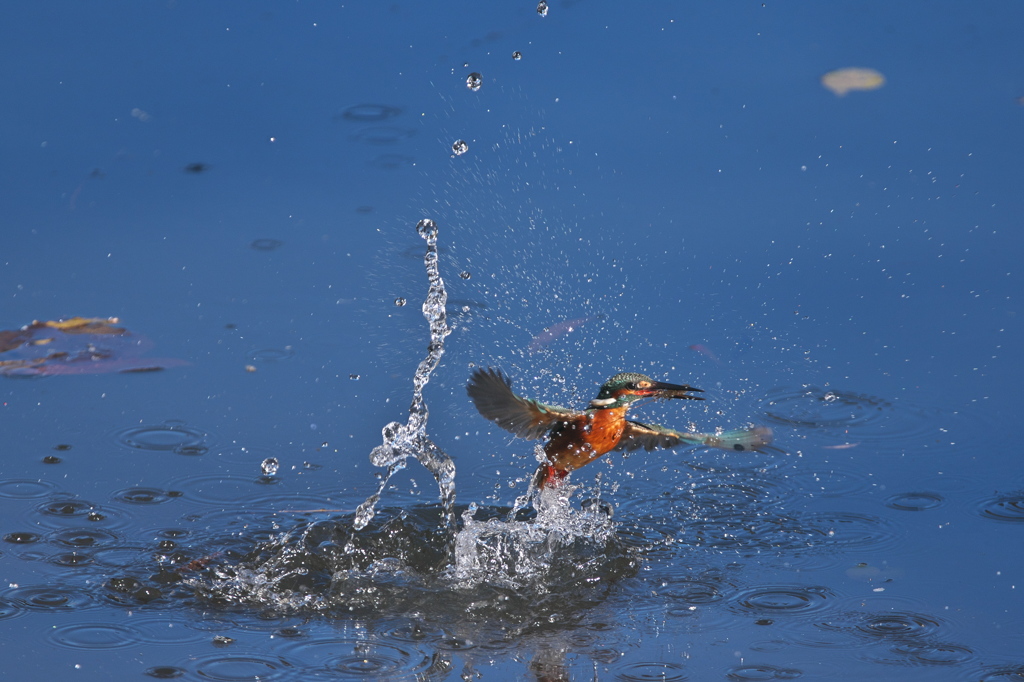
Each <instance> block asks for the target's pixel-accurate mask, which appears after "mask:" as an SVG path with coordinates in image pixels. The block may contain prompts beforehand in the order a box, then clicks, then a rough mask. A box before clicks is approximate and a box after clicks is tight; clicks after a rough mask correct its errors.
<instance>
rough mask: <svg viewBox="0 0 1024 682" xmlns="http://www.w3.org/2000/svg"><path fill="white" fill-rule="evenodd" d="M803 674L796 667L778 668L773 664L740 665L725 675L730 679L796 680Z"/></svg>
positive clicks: (730, 669)
mask: <svg viewBox="0 0 1024 682" xmlns="http://www.w3.org/2000/svg"><path fill="white" fill-rule="evenodd" d="M801 675H803V671H801V670H797V669H796V668H777V667H775V666H773V665H740V666H736V667H735V668H729V670H728V671H727V672H726V674H725V676H726V677H727V678H728V679H730V680H739V681H741V682H745V681H746V680H795V679H796V678H798V677H800V676H801Z"/></svg>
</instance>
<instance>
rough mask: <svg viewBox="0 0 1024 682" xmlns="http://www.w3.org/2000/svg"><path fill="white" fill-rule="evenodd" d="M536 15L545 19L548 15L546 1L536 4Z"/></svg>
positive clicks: (541, 0)
mask: <svg viewBox="0 0 1024 682" xmlns="http://www.w3.org/2000/svg"><path fill="white" fill-rule="evenodd" d="M537 14H539V15H541V16H542V17H546V16H547V15H548V0H540V2H538V3H537Z"/></svg>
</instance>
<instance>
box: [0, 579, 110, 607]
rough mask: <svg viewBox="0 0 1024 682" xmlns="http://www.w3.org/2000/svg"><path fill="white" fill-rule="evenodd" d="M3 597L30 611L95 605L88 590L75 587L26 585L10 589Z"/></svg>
mask: <svg viewBox="0 0 1024 682" xmlns="http://www.w3.org/2000/svg"><path fill="white" fill-rule="evenodd" d="M3 597H4V599H6V600H9V601H10V602H12V603H13V604H15V605H17V606H21V607H24V608H26V609H28V610H30V611H77V610H79V609H82V608H85V607H87V606H92V605H93V601H92V597H91V596H89V593H88V592H86V591H85V590H81V589H78V588H73V587H53V586H50V585H26V586H24V587H16V588H14V589H12V590H8V591H7V592H5V593H4V595H3Z"/></svg>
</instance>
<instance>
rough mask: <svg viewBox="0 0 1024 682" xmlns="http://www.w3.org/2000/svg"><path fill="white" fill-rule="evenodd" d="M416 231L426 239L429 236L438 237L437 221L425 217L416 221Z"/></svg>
mask: <svg viewBox="0 0 1024 682" xmlns="http://www.w3.org/2000/svg"><path fill="white" fill-rule="evenodd" d="M416 231H417V232H418V233H419V235H420V236H421V237H423V238H424V239H426V238H427V237H436V236H437V223H435V222H434V221H433V220H431V219H430V218H424V219H423V220H421V221H419V222H418V223H416Z"/></svg>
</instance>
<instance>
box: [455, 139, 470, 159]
mask: <svg viewBox="0 0 1024 682" xmlns="http://www.w3.org/2000/svg"><path fill="white" fill-rule="evenodd" d="M452 151H453V152H455V156H462V155H463V154H465V153H466V152H468V151H469V145H468V144H466V141H465V140H456V141H455V142H454V143H452Z"/></svg>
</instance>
